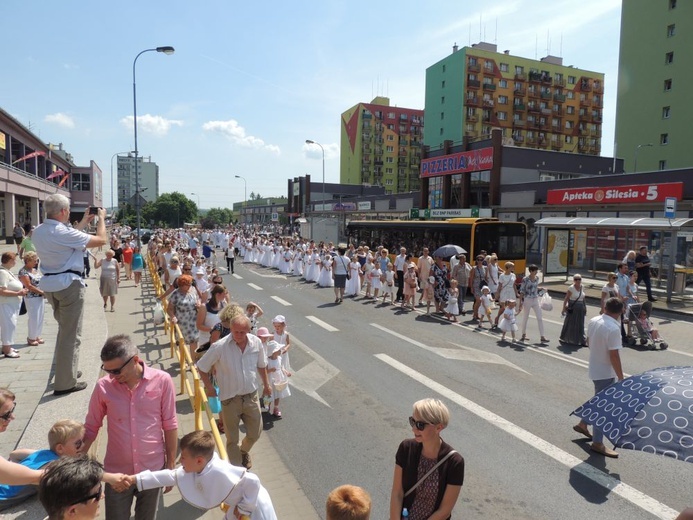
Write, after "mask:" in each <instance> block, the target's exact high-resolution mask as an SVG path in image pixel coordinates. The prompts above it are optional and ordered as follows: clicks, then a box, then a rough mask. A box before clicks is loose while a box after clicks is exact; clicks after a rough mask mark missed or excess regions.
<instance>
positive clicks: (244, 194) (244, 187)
mask: <svg viewBox="0 0 693 520" xmlns="http://www.w3.org/2000/svg"><path fill="white" fill-rule="evenodd" d="M234 177H236V179H243V210H244V211H243V219H244V220H245V219H247V215H246V214H245V213H246V212H245V210H246V209H247V203H246V201H247V200H248V195H247V193H248V183H247V182H246V181H245V177H243V176H242V175H234Z"/></svg>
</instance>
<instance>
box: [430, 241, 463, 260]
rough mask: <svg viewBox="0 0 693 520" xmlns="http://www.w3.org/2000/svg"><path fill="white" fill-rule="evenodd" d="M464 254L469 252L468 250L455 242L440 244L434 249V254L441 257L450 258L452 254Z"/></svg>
mask: <svg viewBox="0 0 693 520" xmlns="http://www.w3.org/2000/svg"><path fill="white" fill-rule="evenodd" d="M464 254H467V251H465V250H464V249H462V248H461V247H460V246H456V245H455V244H445V245H444V246H440V247H439V248H438V249H436V250H435V251H433V256H434V257H435V256H438V257H440V258H450V257H451V256H455V255H464Z"/></svg>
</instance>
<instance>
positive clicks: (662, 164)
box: [659, 161, 667, 170]
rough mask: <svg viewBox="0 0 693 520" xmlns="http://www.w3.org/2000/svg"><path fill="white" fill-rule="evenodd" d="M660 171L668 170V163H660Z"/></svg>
mask: <svg viewBox="0 0 693 520" xmlns="http://www.w3.org/2000/svg"><path fill="white" fill-rule="evenodd" d="M659 169H660V170H666V169H667V162H666V161H659Z"/></svg>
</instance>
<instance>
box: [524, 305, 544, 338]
mask: <svg viewBox="0 0 693 520" xmlns="http://www.w3.org/2000/svg"><path fill="white" fill-rule="evenodd" d="M540 299H541V298H539V297H538V296H536V297H534V298H528V297H525V298H524V300H523V302H522V335H523V336H524V335H525V334H526V333H527V320H529V310H530V309H534V314H535V316H536V317H537V324H538V325H539V335H540V336H541V337H542V338H543V337H544V320H542V319H541V305H540V302H539V300H540Z"/></svg>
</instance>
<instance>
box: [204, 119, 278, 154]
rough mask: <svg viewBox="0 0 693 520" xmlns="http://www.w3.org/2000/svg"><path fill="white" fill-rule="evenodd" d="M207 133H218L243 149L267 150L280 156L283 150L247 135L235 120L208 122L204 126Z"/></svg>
mask: <svg viewBox="0 0 693 520" xmlns="http://www.w3.org/2000/svg"><path fill="white" fill-rule="evenodd" d="M202 129H203V130H204V131H206V132H213V133H218V134H221V135H223V136H224V137H226V138H227V139H229V140H230V141H231V142H233V143H235V144H237V145H238V146H241V147H243V148H253V149H256V150H266V151H268V152H271V153H273V154H276V155H279V154H280V153H281V150H280V149H279V147H278V146H276V145H273V144H267V143H265V141H263V140H262V139H260V138H259V137H255V136H253V135H248V134H246V131H245V128H243V127H242V126H241V125H239V124H238V121H236V120H235V119H229V120H228V121H208V122H206V123H205V124H203V125H202Z"/></svg>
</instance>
